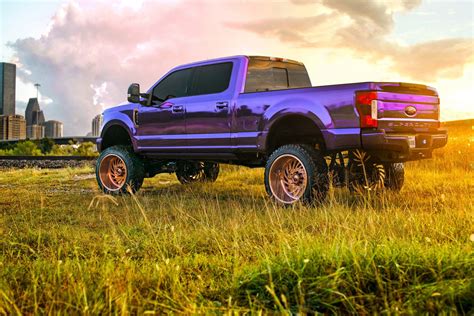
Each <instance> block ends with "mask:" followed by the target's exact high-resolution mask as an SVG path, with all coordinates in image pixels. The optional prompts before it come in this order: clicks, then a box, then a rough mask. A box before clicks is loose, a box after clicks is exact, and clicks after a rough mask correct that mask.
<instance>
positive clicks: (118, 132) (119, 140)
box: [101, 125, 132, 150]
mask: <svg viewBox="0 0 474 316" xmlns="http://www.w3.org/2000/svg"><path fill="white" fill-rule="evenodd" d="M101 145H102V146H101V150H104V149H106V148H108V147H111V146H115V145H132V140H131V139H130V136H129V135H128V132H127V131H126V130H125V128H123V127H122V126H120V125H112V126H110V127H109V128H107V130H106V131H105V133H104V136H103V137H102V144H101Z"/></svg>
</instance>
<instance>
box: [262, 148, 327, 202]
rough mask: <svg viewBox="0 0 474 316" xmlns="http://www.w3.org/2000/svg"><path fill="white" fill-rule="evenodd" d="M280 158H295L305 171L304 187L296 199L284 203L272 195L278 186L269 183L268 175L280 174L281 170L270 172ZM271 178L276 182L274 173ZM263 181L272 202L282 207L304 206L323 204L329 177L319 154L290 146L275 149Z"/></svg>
mask: <svg viewBox="0 0 474 316" xmlns="http://www.w3.org/2000/svg"><path fill="white" fill-rule="evenodd" d="M282 157H289V158H291V159H294V157H296V158H297V160H298V163H301V164H302V165H303V167H304V170H305V171H306V181H307V182H306V187H305V188H304V192H303V193H302V195H301V196H300V197H299V198H298V199H293V200H290V201H284V199H282V198H279V197H278V196H276V195H274V193H273V191H272V189H273V190H275V191H276V187H275V186H278V184H275V183H273V185H272V184H271V183H270V182H271V179H270V173H271V172H281V170H280V171H278V170H272V166H273V164H274V163H275V162H277V161H279V159H281V158H282ZM274 167H275V166H274ZM280 177H281V176H280ZM272 178H273V179H276V182H277V181H278V176H277V175H276V174H275V173H273V174H272ZM280 179H281V178H280ZM264 180H265V189H266V191H267V193H268V195H269V196H270V197H271V198H272V199H273V200H274V201H276V202H277V203H279V204H283V205H292V204H295V203H298V202H303V203H305V204H311V203H314V202H318V203H319V202H323V201H324V200H325V199H326V196H327V192H328V190H329V175H328V166H327V163H326V160H325V159H324V156H323V155H322V154H321V153H320V152H318V151H316V150H315V149H313V148H312V147H311V146H309V145H298V144H291V145H284V146H281V147H279V148H278V149H276V150H275V151H274V152H273V153H272V154H271V155H270V157H269V158H268V160H267V163H266V166H265V176H264ZM280 181H283V180H280ZM285 192H286V191H285ZM289 199H292V198H289Z"/></svg>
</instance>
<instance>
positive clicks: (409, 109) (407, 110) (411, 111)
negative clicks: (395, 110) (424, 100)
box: [405, 105, 416, 116]
mask: <svg viewBox="0 0 474 316" xmlns="http://www.w3.org/2000/svg"><path fill="white" fill-rule="evenodd" d="M405 114H406V115H408V116H414V115H415V114H416V108H415V107H414V106H413V105H409V106H407V107H406V108H405Z"/></svg>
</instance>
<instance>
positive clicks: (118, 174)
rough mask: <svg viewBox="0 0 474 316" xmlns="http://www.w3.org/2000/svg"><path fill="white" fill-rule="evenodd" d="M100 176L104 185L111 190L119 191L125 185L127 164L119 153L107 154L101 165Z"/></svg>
mask: <svg viewBox="0 0 474 316" xmlns="http://www.w3.org/2000/svg"><path fill="white" fill-rule="evenodd" d="M99 178H100V182H101V183H102V185H103V186H104V187H105V188H106V189H107V190H109V191H118V190H120V189H122V187H123V186H124V185H125V181H126V179H127V165H126V164H125V161H123V159H122V158H120V157H119V156H117V155H113V154H110V155H107V156H105V157H104V158H103V159H102V160H101V162H100V166H99Z"/></svg>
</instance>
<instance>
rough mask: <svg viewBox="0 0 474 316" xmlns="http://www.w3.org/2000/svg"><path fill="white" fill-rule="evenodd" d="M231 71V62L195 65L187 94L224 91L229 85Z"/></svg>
mask: <svg viewBox="0 0 474 316" xmlns="http://www.w3.org/2000/svg"><path fill="white" fill-rule="evenodd" d="M231 73H232V63H231V62H228V63H220V64H212V65H206V66H199V67H196V68H195V71H194V76H193V80H192V85H191V91H190V93H189V95H200V94H212V93H219V92H223V91H225V90H226V89H227V88H228V87H229V82H230V76H231Z"/></svg>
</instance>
